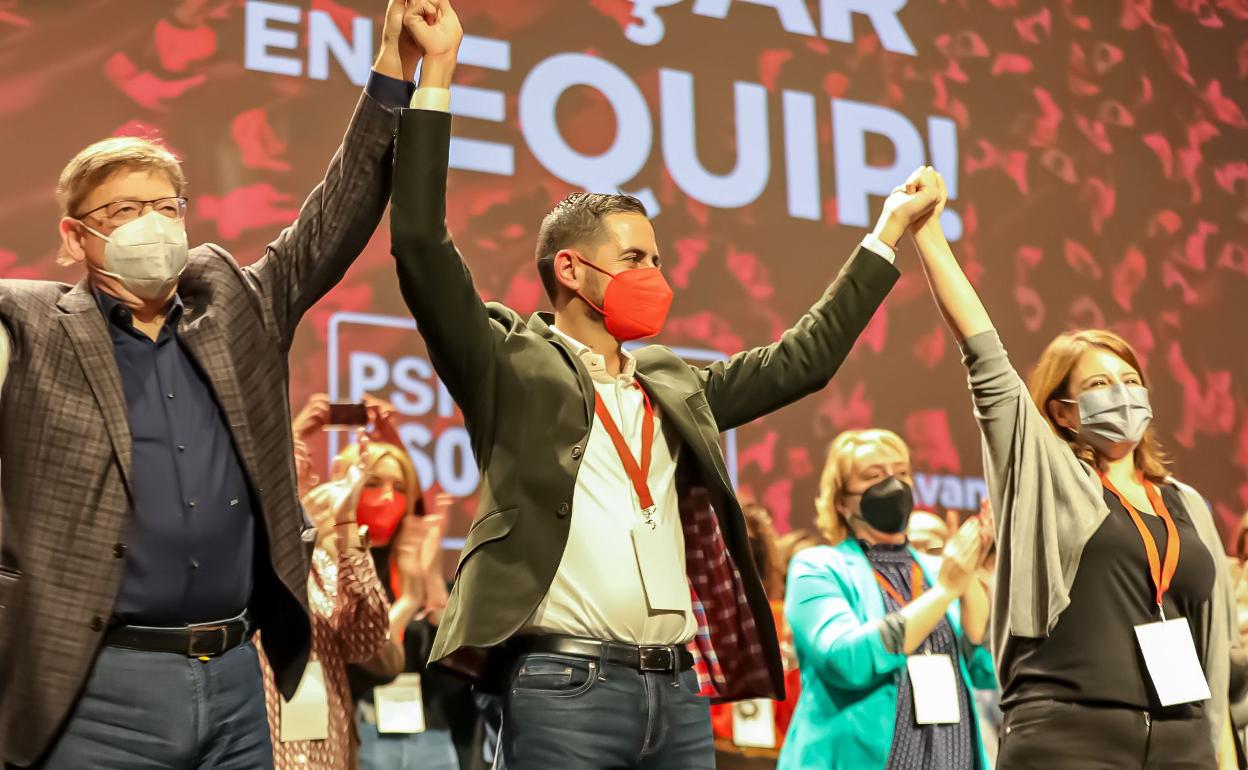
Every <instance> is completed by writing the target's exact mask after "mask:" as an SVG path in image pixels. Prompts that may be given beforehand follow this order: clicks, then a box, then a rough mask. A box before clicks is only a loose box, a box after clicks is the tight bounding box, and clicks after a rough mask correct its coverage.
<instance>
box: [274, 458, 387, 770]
mask: <svg viewBox="0 0 1248 770" xmlns="http://www.w3.org/2000/svg"><path fill="white" fill-rule="evenodd" d="M363 456H364V460H363V462H360V463H357V464H356V465H354V466H352V468H351V469H350V471H349V472H348V473H347V474H346V477H345V478H343V479H342V480H339V481H334V482H330V483H328V484H322V485H320V486H318V487H316V488H314V489H312V490H311V491H310V492H308V493H307V494H306V495H304V498H303V505H304V509H305V510H306V511H307V513H308V516H309V517H310V518H311V519H312V522H313V524H314V525H315V527H316V548H315V549H314V550H313V552H312V571H311V573H310V574H309V576H308V604H309V607H310V609H311V611H312V652H311V656H310V657H309V667H308V668H307V669H305V672H304V679H303V681H302V682H301V683H300V691H301V692H299V693H296V695H295V699H294V701H293V702H295V703H297V702H298V701H299V699H300V695H302V694H304V693H306V692H311V691H313V690H316V689H318V688H319V689H321V690H323V692H324V697H323V700H322V702H323V703H326V705H327V711H328V719H324V718H322V717H321V716H320V715H318V716H316V717H312V718H310V719H306V720H300V719H298V718H297V717H296V714H295V711H294V709H292V708H291V705H290V704H286V703H283V701H282V698H281V694H280V693H279V691H278V689H277V683H276V681H275V680H274V677H273V670H272V669H271V668H270V667H269V665H268V661H267V659H265V657H264V656H263V655H261V657H260V660H261V668H262V670H263V674H264V692H265V703H266V706H267V710H268V717H269V730H270V736H271V739H272V742H273V754H274V770H350V768H352V766H353V764H354V763H353V761H352V750H351V736H350V728H351V724H352V719H353V715H354V711H355V704H354V702H353V701H352V698H351V691H350V686H349V685H348V682H347V664H348V663H358V662H362V661H366V660H369V659H371V658H372V657H373V656H374V655H376V654H377V652H378V651H379V650H381V649H382V648H383V647H384V646H385V645H386V642H387V640H388V638H389V634H390V619H389V611H390V604H389V602H388V601H387V599H386V593H385V589H384V587H383V586H382V584H381V581H380V579H378V577H377V571H376V570H375V569H374V567H373V560H372V558H371V557H370V555H369V553H368V549H367V548H366V547H365V544H364V543H363V541H362V540H361V536H360V528H359V526H358V525H357V524H356V518H355V517H356V504H357V502H358V500H359V496H360V492H361V490H362V489H363V487H364V486H365V484H366V483H367V482H368V480H369V478H370V477H371V475H372V471H373V465H374V464H375V462H374V460H373V459H371V457H370V454H369V453H368V452H364V453H363ZM296 465H297V468H298V470H299V471H300V473H299V475H300V481H301V489H300V491H301V492H302V491H304V490H303V488H304V487H306V486H309V485H310V482H311V480H312V477H311V472H310V467H311V463H310V462H309V461H308V458H307V450H306V447H304V446H303V443H302V441H299V440H298V439H296ZM261 648H262V649H263V639H261ZM318 672H319V676H318ZM316 679H319V680H320V681H319V682H318V681H315V680H316ZM305 722H306V724H305ZM283 737H285V738H286V740H283Z"/></svg>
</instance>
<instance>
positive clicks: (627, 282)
mask: <svg viewBox="0 0 1248 770" xmlns="http://www.w3.org/2000/svg"><path fill="white" fill-rule="evenodd" d="M576 258H577V259H578V260H580V261H581V264H583V265H585V266H586V267H588V268H590V269H593V270H597V271H598V272H600V273H602V274H603V275H605V276H608V277H609V278H610V279H611V280H610V281H608V282H607V291H606V293H605V294H604V295H603V297H602V305H603V306H602V307H598V306H597V305H595V304H594V303H593V302H590V300H589V298H588V297H586V296H585V295H584V294H581V293H580V292H579V291H578V292H577V294H578V295H579V296H580V298H581V299H583V300H585V301H586V302H587V303H589V306H590V307H592V308H593V309H594V310H597V311H598V312H599V313H602V317H603V320H604V322H605V324H606V327H607V334H610V335H611V336H612V337H615V338H616V339H617V340H619V341H620V342H628V341H629V340H643V339H647V338H649V337H653V336H654V335H656V334H658V333H659V332H660V331H662V329H663V322H664V321H666V320H667V311H668V310H670V309H671V307H672V288H671V287H670V286H668V285H667V280H666V279H665V278H664V277H663V271H661V270H659V268H657V267H639V268H635V269H632V270H621V271H620V272H618V273H608V272H607V271H606V270H603V269H602V268H601V267H598V266H597V265H594V264H590V263H589V262H586V261H585V259H584V258H582V257H581V256H580V255H579V254H578V255H576Z"/></svg>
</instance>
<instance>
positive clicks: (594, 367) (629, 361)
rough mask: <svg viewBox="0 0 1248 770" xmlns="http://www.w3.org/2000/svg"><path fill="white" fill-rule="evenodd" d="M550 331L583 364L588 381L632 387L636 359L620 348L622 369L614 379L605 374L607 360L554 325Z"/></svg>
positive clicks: (635, 372)
mask: <svg viewBox="0 0 1248 770" xmlns="http://www.w3.org/2000/svg"><path fill="white" fill-rule="evenodd" d="M550 330H551V331H552V332H554V333H555V334H558V335H559V336H560V337H562V338H563V339H564V341H565V342H567V343H568V345H569V346H571V348H572V352H574V353H576V356H577V358H579V359H581V362H582V363H584V364H585V368H586V369H588V370H589V376H590V379H592V380H593V381H594V382H600V383H602V384H604V385H632V384H633V383H634V381H635V379H634V378H635V377H636V375H637V359H635V358H633V354H632V353H629V352H628V351H627V350H624V349H623V348H621V350H620V354H621V355H622V356H623V358H624V367H623V368H622V369H621V370H620V376H619V377H618V378H614V377H612V376H611V375H610V373H608V372H607V358H606V356H603V355H601V354H599V353H595V352H594V351H593V349H591V348H590V347H589V346H588V345H586V344H585V343H583V342H581V341H580V340H578V339H576V338H575V337H572V336H571V335H569V334H567V333H566V332H564V331H563V330H562V329H560V328H559V327H557V326H555V325H554V324H551V325H550Z"/></svg>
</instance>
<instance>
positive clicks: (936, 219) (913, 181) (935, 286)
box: [903, 166, 993, 342]
mask: <svg viewBox="0 0 1248 770" xmlns="http://www.w3.org/2000/svg"><path fill="white" fill-rule="evenodd" d="M923 189H926V190H935V191H936V194H937V198H936V205H935V206H933V207H932V209H931V211H930V212H928V213H927V214H926V215H925V216H924V217H920V218H919V219H918V220H917V221H916V222H915V225H916V227H915V230H914V241H915V245H916V246H917V247H918V249H919V259H920V261H921V262H922V263H923V272H924V273H925V274H926V275H927V282H928V285H929V286H930V287H931V290H932V297H933V298H934V299H935V300H936V306H937V307H938V308H939V309H940V314H941V315H942V316H943V317H944V319H945V323H947V324H948V325H949V329H950V331H952V332H953V335H954V336H955V337H956V338H957V339H958V341H959V342H963V341H965V340H967V339H969V338H971V337H974V336H975V335H976V334H980V333H982V332H986V331H992V328H993V327H992V320H991V319H989V318H988V311H987V310H985V309H984V303H982V302H980V300H979V295H978V294H976V293H975V287H974V286H972V285H971V281H970V279H968V278H967V277H966V273H965V272H963V271H962V266H961V265H959V264H958V260H957V259H956V258H954V256H953V251H952V249H950V248H949V241H948V240H946V239H945V233H944V230H942V229H941V226H940V213H941V212H942V211H944V209H945V202H946V201H947V200H948V192H947V191H946V190H945V180H944V177H942V176H941V175H940V174H938V173H936V171H935V169H933V168H932V167H931V166H927V167H926V168H922V169H919V170H918V171H916V172H915V173H914V174H913V175H912V176H911V177H910V179H909V180H907V181H906V185H905V187H904V188H903V190H904V192H905V194H912V193H913V192H914V191H916V190H923Z"/></svg>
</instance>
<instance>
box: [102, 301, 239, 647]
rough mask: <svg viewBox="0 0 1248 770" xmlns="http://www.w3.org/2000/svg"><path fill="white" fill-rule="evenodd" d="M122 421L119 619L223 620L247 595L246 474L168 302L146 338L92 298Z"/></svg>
mask: <svg viewBox="0 0 1248 770" xmlns="http://www.w3.org/2000/svg"><path fill="white" fill-rule="evenodd" d="M96 300H97V302H98V303H99V305H100V311H101V312H102V313H103V314H104V318H105V319H106V320H107V321H108V334H109V336H110V337H111V338H112V341H113V354H114V356H115V358H116V360H117V371H118V372H119V373H120V374H121V388H122V391H123V392H124V393H125V397H126V419H127V422H128V423H129V425H130V437H131V452H132V457H133V463H132V468H133V469H134V471H133V473H131V476H130V478H131V483H132V492H133V496H132V498H131V499H132V502H133V506H134V507H133V512H132V514H131V516H130V519H129V520H128V522H127V524H126V531H125V546H124V549H123V548H119V549H118V550H117V555H118V556H119V557H122V558H124V559H125V566H124V569H123V573H122V580H121V588H120V590H119V592H118V595H117V603H116V605H115V607H114V610H113V616H114V618H115V619H116V620H117V621H118V622H123V623H132V624H138V625H156V626H174V625H181V624H185V623H201V622H206V621H211V620H220V619H224V618H230V617H233V616H235V615H238V614H239V613H240V612H242V611H243V610H244V609H245V608H246V607H247V603H248V599H249V598H250V596H251V589H252V558H253V554H254V552H255V530H254V526H255V518H254V516H253V510H254V508H253V504H252V499H251V492H250V487H249V484H248V481H247V476H246V474H245V472H244V471H243V466H242V463H241V462H240V461H239V458H238V453H237V451H236V450H235V448H234V441H233V439H232V437H231V436H230V430H229V425H228V424H227V422H226V419H225V416H224V414H223V413H222V411H221V408H220V406H218V404H217V401H216V397H215V396H214V395H213V391H212V388H211V386H210V385H209V384H208V379H207V378H206V377H205V375H204V374H203V372H201V371H200V369H199V367H198V366H197V365H196V364H195V362H194V360H193V359H192V358H191V355H190V353H188V352H187V350H186V349H185V348H184V347H183V346H182V343H181V342H180V341H179V339H178V333H177V326H178V321H179V320H180V319H181V318H182V301H181V299H179V298H177V297H175V298H174V301H173V304H172V305H171V306H170V308H169V313H168V315H167V316H166V318H165V325H164V326H163V327H161V330H160V334H159V335H157V339H156V341H155V342H153V341H152V340H151V338H150V337H148V336H147V335H145V334H143V333H142V332H141V331H139V330H137V329H135V328H134V320H133V317H132V315H131V313H130V311H129V310H128V309H127V308H126V307H125V306H124V305H122V304H121V302H119V301H118V300H117V299H116V298H114V297H112V296H110V295H108V294H105V293H103V292H96Z"/></svg>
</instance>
